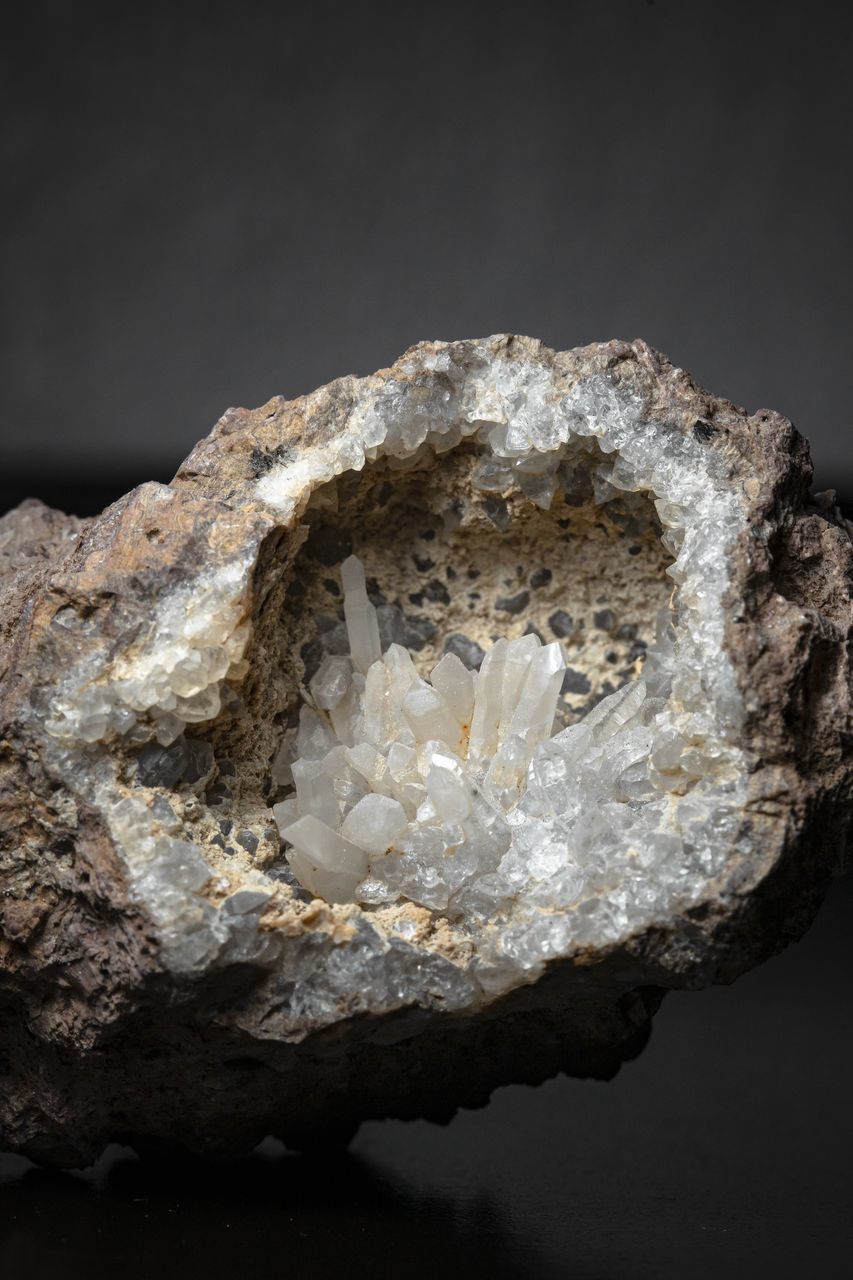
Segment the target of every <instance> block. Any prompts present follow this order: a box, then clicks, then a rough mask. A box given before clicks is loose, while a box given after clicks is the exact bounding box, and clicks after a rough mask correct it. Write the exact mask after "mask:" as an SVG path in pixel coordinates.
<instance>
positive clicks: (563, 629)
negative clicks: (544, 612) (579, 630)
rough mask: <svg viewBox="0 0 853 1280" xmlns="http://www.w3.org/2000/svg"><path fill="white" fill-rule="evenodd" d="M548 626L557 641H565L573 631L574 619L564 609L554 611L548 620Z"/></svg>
mask: <svg viewBox="0 0 853 1280" xmlns="http://www.w3.org/2000/svg"><path fill="white" fill-rule="evenodd" d="M548 626H549V627H550V628H551V630H552V631H553V633H554V635H555V636H556V637H557V639H558V640H565V638H566V637H567V636H570V635H571V634H572V632H573V631H574V629H575V623H574V619H573V618H572V615H571V614H570V613H566V611H565V609H556V610H555V611H554V612H553V613H552V614H551V616H550V618H549V619H548Z"/></svg>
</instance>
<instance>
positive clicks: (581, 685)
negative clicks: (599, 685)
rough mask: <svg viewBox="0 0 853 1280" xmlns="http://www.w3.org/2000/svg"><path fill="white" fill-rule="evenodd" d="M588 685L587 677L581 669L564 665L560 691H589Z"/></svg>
mask: <svg viewBox="0 0 853 1280" xmlns="http://www.w3.org/2000/svg"><path fill="white" fill-rule="evenodd" d="M590 687H591V686H590V683H589V679H588V677H587V676H585V675H584V673H583V672H582V671H576V670H575V668H574V667H566V672H565V675H564V676H563V683H562V685H561V686H560V693H589V691H590Z"/></svg>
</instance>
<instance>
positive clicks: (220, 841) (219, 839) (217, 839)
mask: <svg viewBox="0 0 853 1280" xmlns="http://www.w3.org/2000/svg"><path fill="white" fill-rule="evenodd" d="M210 843H211V844H215V845H217V846H218V847H219V848H220V849H224V848H225V841H224V840H223V839H222V836H214V837H213V839H212V840H211V842H210Z"/></svg>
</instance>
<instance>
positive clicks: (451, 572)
mask: <svg viewBox="0 0 853 1280" xmlns="http://www.w3.org/2000/svg"><path fill="white" fill-rule="evenodd" d="M444 572H445V573H446V575H447V581H448V582H455V581H456V579H457V578H458V577H459V574H458V573H457V572H456V570H455V569H454V568H453V565H452V564H449V565H448V566H447V568H446V569H445V571H444Z"/></svg>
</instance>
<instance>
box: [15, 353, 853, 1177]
mask: <svg viewBox="0 0 853 1280" xmlns="http://www.w3.org/2000/svg"><path fill="white" fill-rule="evenodd" d="M810 478H811V471H810V465H809V461H808V453H807V449H806V446H805V444H804V442H803V440H802V438H801V437H800V436H799V435H798V434H797V432H796V431H795V430H794V428H793V427H792V426H791V424H790V423H789V422H787V421H786V420H785V419H784V418H782V417H780V416H779V415H778V414H775V413H771V412H769V411H759V412H758V413H756V414H753V415H751V416H750V415H747V414H746V413H745V412H744V411H743V410H741V409H738V408H737V407H735V406H733V405H731V404H730V403H728V402H727V401H724V400H720V399H717V398H715V397H713V396H711V395H710V394H709V393H707V392H705V391H703V390H701V389H700V388H698V387H696V385H695V384H694V383H693V382H692V381H691V380H690V378H689V377H688V375H686V374H685V373H684V372H683V371H682V370H680V369H676V368H673V367H672V366H671V365H670V364H668V363H667V361H666V360H665V358H664V357H662V356H659V355H658V354H657V353H655V352H653V351H651V350H650V349H649V348H648V347H646V346H645V344H643V343H640V342H636V343H631V344H629V343H621V342H612V343H607V344H599V345H595V346H592V347H587V348H582V349H580V350H578V351H574V352H567V353H563V354H555V353H553V352H551V351H549V350H547V349H546V348H544V347H542V346H541V345H540V344H538V343H536V342H534V341H531V340H530V339H522V338H512V337H506V336H501V337H495V338H489V339H485V340H483V341H476V342H459V343H451V344H442V343H434V344H422V345H421V346H418V347H415V348H413V349H412V350H411V351H409V352H408V353H407V354H406V355H405V356H403V357H402V359H401V360H400V361H398V363H397V364H396V365H395V366H394V367H393V368H392V369H390V370H386V371H383V372H381V373H379V374H377V375H375V376H373V377H370V378H364V379H356V378H344V379H341V380H340V381H338V382H336V383H332V384H331V385H330V386H328V387H325V388H322V389H321V390H320V391H317V392H315V393H313V394H312V395H309V396H306V397H304V398H302V399H301V400H296V401H291V402H287V401H284V400H282V399H281V398H276V399H274V400H272V401H270V402H269V403H268V404H266V405H264V406H263V407H262V408H261V409H259V410H255V411H252V412H248V411H245V410H229V411H228V413H226V414H225V416H224V417H223V418H222V419H221V420H220V422H219V423H218V424H217V425H216V427H215V428H214V430H213V432H212V433H211V435H210V436H209V437H208V439H207V440H205V441H202V442H201V444H199V445H198V446H197V447H196V449H195V450H194V451H193V453H192V454H191V455H190V457H189V458H188V459H187V460H186V462H185V463H184V464H183V465H182V467H181V468H180V470H179V472H178V474H177V476H176V477H175V479H174V480H173V481H172V483H171V484H169V485H158V484H147V485H143V486H141V487H140V488H139V489H136V490H134V491H133V492H132V493H131V494H128V495H127V497H126V498H124V499H122V500H121V501H120V502H118V503H116V504H115V505H114V506H113V507H111V508H109V509H108V510H107V511H105V512H104V513H103V515H102V516H100V517H98V518H96V519H94V520H89V521H78V520H76V519H74V518H73V517H68V516H63V515H61V514H60V513H58V512H52V511H48V510H47V509H46V508H44V507H42V506H41V505H40V504H37V503H28V504H24V506H22V507H21V508H19V509H18V510H17V511H15V512H12V513H10V514H9V515H8V516H6V517H4V518H3V520H2V521H0V590H2V596H0V604H2V612H0V621H2V627H0V643H2V649H0V673H2V686H0V712H2V721H0V728H2V735H3V745H2V755H0V788H1V789H2V790H0V797H2V806H3V819H4V821H3V836H2V840H3V844H2V845H0V889H2V891H1V892H0V963H1V964H2V970H0V974H2V983H0V1034H2V1045H3V1052H2V1054H0V1132H2V1140H3V1143H4V1144H5V1145H6V1146H7V1147H8V1148H9V1149H15V1150H20V1151H25V1152H28V1153H29V1154H32V1155H34V1156H35V1157H36V1158H39V1159H44V1160H50V1161H54V1162H59V1163H63V1162H65V1163H75V1162H80V1161H82V1160H86V1159H89V1158H91V1157H92V1156H93V1155H94V1154H97V1152H98V1150H99V1149H100V1148H101V1147H102V1146H103V1145H104V1144H105V1143H106V1142H108V1141H109V1140H111V1139H114V1138H123V1139H124V1140H128V1141H132V1142H135V1143H136V1144H137V1145H138V1146H140V1147H143V1146H145V1145H152V1144H153V1145H155V1146H163V1145H166V1146H170V1145H171V1146H174V1145H182V1146H186V1147H190V1148H192V1149H194V1150H198V1151H211V1152H217V1153H220V1154H222V1153H225V1154H227V1153H230V1152H236V1151H241V1150H245V1149H247V1148H248V1147H250V1146H251V1145H252V1144H253V1143H254V1142H256V1141H258V1140H259V1139H260V1138H261V1137H263V1136H264V1135H265V1134H266V1133H274V1134H276V1135H278V1136H281V1137H283V1138H284V1139H285V1140H286V1141H289V1142H291V1143H293V1144H304V1143H306V1142H310V1141H317V1140H320V1139H322V1138H323V1136H324V1135H327V1134H328V1133H330V1132H332V1131H334V1132H337V1133H340V1134H345V1133H346V1132H349V1131H350V1130H351V1129H352V1127H353V1125H355V1124H357V1123H358V1121H359V1120H361V1119H363V1118H365V1117H367V1116H381V1115H399V1116H414V1115H427V1116H434V1117H439V1118H442V1117H446V1116H447V1115H449V1114H452V1111H453V1110H454V1108H455V1107H456V1106H457V1105H458V1104H460V1103H463V1102H464V1103H465V1104H466V1105H472V1104H474V1103H477V1102H482V1101H484V1100H485V1098H487V1097H488V1094H489V1091H490V1090H491V1089H492V1088H493V1087H494V1086H495V1085H496V1084H498V1083H503V1082H507V1081H510V1080H515V1079H518V1080H530V1081H532V1080H539V1079H543V1078H545V1077H546V1076H547V1075H548V1074H550V1073H553V1072H554V1071H557V1070H566V1071H570V1072H574V1073H577V1074H590V1075H596V1076H600V1077H606V1076H608V1075H611V1074H612V1073H613V1072H614V1071H615V1070H616V1069H617V1067H618V1065H619V1063H620V1062H622V1061H623V1060H625V1059H626V1058H627V1057H630V1056H631V1055H632V1054H634V1053H636V1052H637V1051H638V1050H639V1048H640V1047H641V1046H642V1043H643V1040H644V1038H645V1036H646V1035H647V1032H648V1025H649V1020H650V1018H651V1015H652V1013H653V1012H654V1009H655V1007H656V1006H657V1004H658V1003H659V1001H660V999H661V996H662V994H663V993H664V991H665V990H666V989H667V988H668V987H673V986H696V985H701V984H704V983H708V982H711V981H720V980H722V981H726V980H731V978H733V977H735V976H737V974H738V973H740V972H742V971H743V970H744V969H746V968H748V967H749V966H750V965H752V964H754V963H756V962H757V961H759V960H760V959H762V958H764V957H765V956H766V955H768V954H770V953H771V952H772V951H774V950H776V949H778V948H779V947H780V946H782V945H784V943H785V942H786V941H787V940H789V939H790V938H791V937H793V936H796V935H797V934H798V933H799V932H801V931H802V929H803V928H804V927H806V925H807V923H808V921H809V919H810V918H811V915H812V913H813V911H814V909H815V907H816V905H817V902H818V901H819V898H820V894H821V892H822V890H823V887H824V886H825V883H826V881H827V878H828V877H829V875H830V874H831V873H832V872H833V871H834V870H837V869H838V867H840V865H841V863H842V860H843V856H844V854H845V852H846V848H847V830H848V825H849V813H850V789H851V760H850V743H851V741H853V737H851V723H850V676H849V658H848V654H849V652H850V638H851V589H850V588H851V542H850V536H849V530H848V526H847V525H846V522H845V521H844V520H843V518H842V517H841V516H840V514H839V513H838V512H837V510H836V509H835V507H834V505H833V499H832V497H831V496H827V495H819V496H818V497H812V496H810V495H809V492H808V486H809V481H810Z"/></svg>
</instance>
